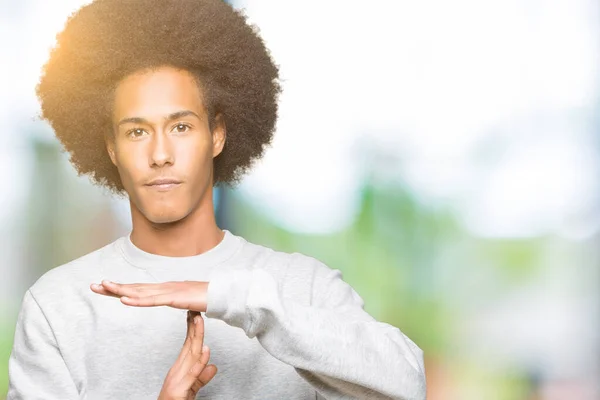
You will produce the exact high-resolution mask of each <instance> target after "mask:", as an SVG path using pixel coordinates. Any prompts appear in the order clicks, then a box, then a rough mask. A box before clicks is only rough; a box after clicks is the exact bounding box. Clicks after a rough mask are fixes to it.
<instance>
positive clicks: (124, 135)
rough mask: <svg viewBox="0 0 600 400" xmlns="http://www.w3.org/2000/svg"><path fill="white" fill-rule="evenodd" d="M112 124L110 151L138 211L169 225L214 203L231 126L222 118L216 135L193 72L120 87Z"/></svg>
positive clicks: (164, 73)
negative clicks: (217, 165)
mask: <svg viewBox="0 0 600 400" xmlns="http://www.w3.org/2000/svg"><path fill="white" fill-rule="evenodd" d="M112 121H113V128H114V141H113V142H109V143H107V148H108V153H109V155H110V158H111V160H112V162H113V164H115V166H116V167H117V168H118V170H119V174H120V176H121V181H122V183H123V186H124V188H125V190H126V191H127V193H128V194H129V199H130V202H131V204H132V208H135V209H137V210H135V209H133V211H139V212H140V213H141V214H142V215H143V216H144V217H145V218H146V219H148V220H149V221H151V222H153V223H169V222H176V221H178V220H181V219H183V218H185V217H186V216H187V215H189V214H190V213H191V212H192V211H194V210H196V209H197V208H198V207H199V206H200V205H201V204H202V203H203V202H206V201H208V200H210V204H212V190H211V189H212V176H213V158H214V157H216V156H217V155H218V154H219V153H220V152H221V151H222V149H223V145H224V142H225V126H224V123H223V121H222V118H221V116H220V115H217V116H216V118H215V123H214V124H213V126H214V129H213V131H212V132H211V130H210V127H209V121H208V115H207V113H206V108H205V106H204V102H203V99H202V93H201V90H200V88H199V87H198V84H197V82H196V81H195V80H194V78H193V76H192V75H191V74H190V73H188V72H187V71H184V70H179V69H175V68H171V67H163V68H160V69H158V70H148V71H142V72H138V73H135V74H132V75H130V76H128V77H126V78H125V79H123V80H122V81H121V82H120V83H119V85H118V86H117V88H116V92H115V97H114V107H113V115H112ZM161 180H163V181H162V182H161ZM208 195H210V196H208ZM207 197H210V199H208V198H207ZM211 212H212V207H211Z"/></svg>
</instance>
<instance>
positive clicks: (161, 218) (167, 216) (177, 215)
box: [143, 208, 186, 224]
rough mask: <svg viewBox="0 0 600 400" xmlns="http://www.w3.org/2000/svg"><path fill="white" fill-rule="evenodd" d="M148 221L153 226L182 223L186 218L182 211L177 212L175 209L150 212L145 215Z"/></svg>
mask: <svg viewBox="0 0 600 400" xmlns="http://www.w3.org/2000/svg"><path fill="white" fill-rule="evenodd" d="M143 214H144V216H145V217H146V219H147V220H148V221H150V222H152V223H153V224H170V223H173V222H177V221H180V220H182V219H184V218H185V217H186V214H185V213H182V212H181V211H179V212H176V211H175V210H173V209H169V208H168V209H157V210H148V211H147V212H144V213H143Z"/></svg>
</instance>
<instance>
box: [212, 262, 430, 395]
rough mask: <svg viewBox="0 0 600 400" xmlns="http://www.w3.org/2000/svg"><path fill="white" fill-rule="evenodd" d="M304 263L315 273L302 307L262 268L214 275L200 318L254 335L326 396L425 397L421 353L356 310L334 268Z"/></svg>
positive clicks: (356, 301)
mask: <svg viewBox="0 0 600 400" xmlns="http://www.w3.org/2000/svg"><path fill="white" fill-rule="evenodd" d="M307 258H308V259H309V260H310V262H312V263H314V270H315V274H314V280H313V284H312V292H313V294H312V299H311V304H310V305H309V306H307V305H305V304H301V303H300V302H297V301H294V300H293V299H287V298H286V297H284V296H282V293H280V285H278V283H277V281H276V280H275V278H274V277H273V275H272V274H270V273H269V272H267V271H266V270H264V269H253V270H242V271H240V270H236V271H222V272H220V273H217V274H216V275H214V276H213V277H212V278H211V281H210V283H209V287H208V294H207V305H208V309H207V312H206V316H207V317H209V318H218V319H221V320H223V321H225V322H226V323H228V324H229V325H232V326H236V327H239V328H242V329H243V330H244V331H245V333H246V335H247V336H248V337H250V338H253V337H255V336H256V338H257V339H258V340H259V342H260V343H261V345H262V346H263V347H264V348H265V350H266V351H267V352H269V353H270V354H271V355H272V356H273V357H276V358H277V359H279V360H281V361H283V362H285V363H287V364H289V365H292V366H293V367H295V369H296V371H297V372H298V374H300V375H301V376H302V377H303V378H304V379H305V380H306V381H307V382H309V383H310V384H311V385H312V386H313V387H314V388H315V389H316V390H317V391H318V392H319V394H320V395H321V396H323V397H324V398H326V399H341V398H360V399H390V398H391V399H403V400H423V399H425V395H426V387H425V370H424V364H423V352H422V351H421V349H419V347H417V346H416V345H415V344H414V343H413V342H412V341H411V340H410V339H409V338H408V337H407V336H405V335H404V334H403V333H402V332H401V331H400V330H399V329H398V328H396V327H394V326H392V325H389V324H386V323H382V322H378V321H376V320H375V319H374V318H373V317H372V316H370V315H369V314H368V313H367V312H366V311H364V309H363V305H364V302H363V300H362V299H361V297H360V296H359V295H358V293H356V291H354V290H353V288H352V287H351V286H350V285H349V284H347V283H346V282H345V281H344V280H343V279H342V273H341V272H340V271H339V270H332V269H330V268H329V267H327V266H326V265H325V264H323V263H321V262H320V261H318V260H316V259H314V258H312V257H307ZM292 267H293V266H292Z"/></svg>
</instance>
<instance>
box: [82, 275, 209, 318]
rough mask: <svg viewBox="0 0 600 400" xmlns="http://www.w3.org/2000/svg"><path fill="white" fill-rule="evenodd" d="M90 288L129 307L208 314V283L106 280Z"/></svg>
mask: <svg viewBox="0 0 600 400" xmlns="http://www.w3.org/2000/svg"><path fill="white" fill-rule="evenodd" d="M90 288H91V289H92V291H93V292H94V293H98V294H102V295H104V296H111V297H117V298H120V299H121V302H122V303H123V304H126V305H128V306H135V307H157V306H168V307H173V308H179V309H182V310H191V311H197V312H206V293H207V290H208V282H196V281H182V282H164V283H130V284H121V283H115V282H110V281H106V280H104V281H102V283H101V284H92V285H91V286H90Z"/></svg>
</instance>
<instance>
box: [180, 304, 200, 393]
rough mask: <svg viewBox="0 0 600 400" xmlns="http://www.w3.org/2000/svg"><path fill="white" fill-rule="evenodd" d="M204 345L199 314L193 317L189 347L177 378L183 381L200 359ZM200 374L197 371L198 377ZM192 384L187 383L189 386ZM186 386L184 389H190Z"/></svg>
mask: <svg viewBox="0 0 600 400" xmlns="http://www.w3.org/2000/svg"><path fill="white" fill-rule="evenodd" d="M203 344H204V320H203V319H202V316H201V315H200V314H198V315H195V316H194V326H193V332H192V335H191V340H190V346H189V348H188V351H187V353H186V355H185V358H184V359H183V362H182V363H181V368H180V370H179V374H178V378H179V379H183V377H184V376H186V375H187V374H188V373H189V372H190V370H192V368H193V367H194V364H195V363H196V362H197V361H198V360H200V359H201V357H202V346H203ZM200 372H202V370H199V371H198V374H196V376H198V375H199V374H200ZM191 384H192V382H190V383H189V385H190V386H191ZM190 386H186V387H190Z"/></svg>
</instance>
